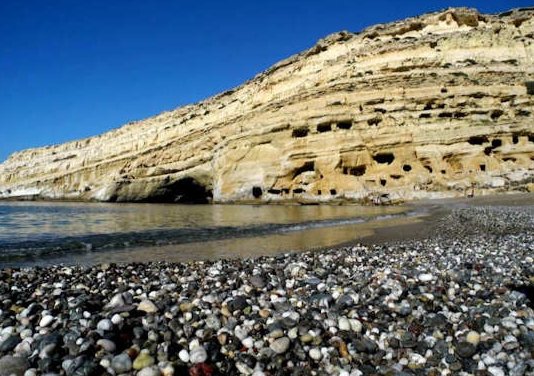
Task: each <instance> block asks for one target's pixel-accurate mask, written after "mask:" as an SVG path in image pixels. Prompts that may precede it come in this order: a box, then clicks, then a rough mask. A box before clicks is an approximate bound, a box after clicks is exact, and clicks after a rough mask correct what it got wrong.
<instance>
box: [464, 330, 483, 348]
mask: <svg viewBox="0 0 534 376" xmlns="http://www.w3.org/2000/svg"><path fill="white" fill-rule="evenodd" d="M465 340H466V342H469V343H470V344H472V345H473V346H478V344H479V343H480V334H479V333H478V332H475V331H473V330H472V331H470V332H469V333H467V336H466V337H465Z"/></svg>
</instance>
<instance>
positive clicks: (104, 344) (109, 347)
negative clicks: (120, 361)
mask: <svg viewBox="0 0 534 376" xmlns="http://www.w3.org/2000/svg"><path fill="white" fill-rule="evenodd" d="M96 345H97V346H100V347H101V348H103V349H104V350H106V351H107V352H109V353H112V352H114V351H115V350H116V349H117V346H116V345H115V342H113V341H110V340H109V339H103V338H102V339H99V340H98V341H96Z"/></svg>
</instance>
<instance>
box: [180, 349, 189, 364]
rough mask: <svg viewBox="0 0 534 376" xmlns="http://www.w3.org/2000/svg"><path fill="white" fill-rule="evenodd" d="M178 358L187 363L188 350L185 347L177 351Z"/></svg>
mask: <svg viewBox="0 0 534 376" xmlns="http://www.w3.org/2000/svg"><path fill="white" fill-rule="evenodd" d="M178 358H180V360H181V361H182V362H184V363H189V351H187V350H186V349H182V350H180V352H179V353H178Z"/></svg>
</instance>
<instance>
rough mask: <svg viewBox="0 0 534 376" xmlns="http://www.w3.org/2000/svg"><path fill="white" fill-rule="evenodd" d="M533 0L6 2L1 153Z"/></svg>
mask: <svg viewBox="0 0 534 376" xmlns="http://www.w3.org/2000/svg"><path fill="white" fill-rule="evenodd" d="M531 5H533V4H532V0H478V1H475V0H472V1H471V0H464V1H453V0H450V1H441V0H404V1H400V0H324V1H315V0H298V1H297V0H265V1H255V0H246V1H245V0H243V1H231V0H227V1H222V0H212V1H202V0H196V1H195V0H175V1H170V0H168V1H167V0H152V1H149V0H0V161H1V160H4V159H5V158H7V156H8V155H9V154H10V153H12V152H14V151H17V150H21V149H25V148H29V147H36V146H43V145H49V144H56V143H62V142H65V141H69V140H73V139H77V138H82V137H87V136H92V135H96V134H99V133H102V132H104V131H106V130H109V129H112V128H116V127H118V126H120V125H122V124H125V123H127V122H128V121H132V120H139V119H143V118H146V117H149V116H152V115H156V114H158V113H160V112H162V111H165V110H170V109H173V108H176V107H179V106H181V105H184V104H188V103H192V102H196V101H199V100H201V99H204V98H206V97H209V96H211V95H214V94H216V93H218V92H221V91H224V90H226V89H230V88H232V87H234V86H237V85H239V84H241V83H242V82H243V81H245V80H247V79H249V78H252V77H253V76H254V75H256V74H257V73H259V72H261V71H262V70H264V69H266V68H268V67H269V66H271V65H272V64H274V63H276V62H277V61H279V60H281V59H283V58H286V57H288V56H290V55H292V54H294V53H297V52H300V51H302V50H304V49H306V48H309V47H311V46H312V45H313V44H314V43H315V42H316V41H317V40H318V39H319V38H322V37H324V36H325V35H327V34H330V33H333V32H335V31H340V30H349V31H359V30H361V29H363V28H365V27H367V26H370V25H373V24H376V23H383V22H389V21H393V20H398V19H402V18H406V17H409V16H415V15H419V14H422V13H425V12H428V11H435V10H439V9H443V8H447V7H450V6H469V7H476V8H478V9H479V10H480V11H482V12H486V13H498V12H502V11H505V10H508V9H510V8H514V7H527V6H531Z"/></svg>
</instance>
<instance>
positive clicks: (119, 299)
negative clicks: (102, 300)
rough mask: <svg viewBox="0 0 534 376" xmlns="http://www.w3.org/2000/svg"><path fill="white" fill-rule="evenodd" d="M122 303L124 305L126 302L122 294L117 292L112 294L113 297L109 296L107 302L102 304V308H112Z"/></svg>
mask: <svg viewBox="0 0 534 376" xmlns="http://www.w3.org/2000/svg"><path fill="white" fill-rule="evenodd" d="M124 305H126V303H125V302H124V298H123V296H122V293H119V294H115V295H113V297H112V298H111V300H110V301H109V303H108V304H106V305H105V306H104V308H105V309H108V310H110V309H113V308H117V307H122V306H124Z"/></svg>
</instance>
